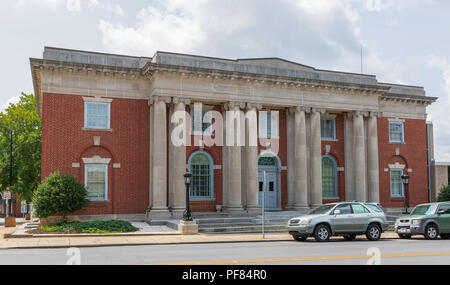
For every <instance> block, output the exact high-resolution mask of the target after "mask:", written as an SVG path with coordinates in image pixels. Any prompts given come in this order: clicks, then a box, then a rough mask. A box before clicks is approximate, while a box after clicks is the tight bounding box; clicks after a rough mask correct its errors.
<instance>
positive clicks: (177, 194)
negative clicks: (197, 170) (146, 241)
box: [169, 98, 190, 218]
mask: <svg viewBox="0 0 450 285" xmlns="http://www.w3.org/2000/svg"><path fill="white" fill-rule="evenodd" d="M173 103H174V110H173V112H174V115H175V117H177V119H178V115H180V114H182V113H183V112H184V122H176V123H174V122H173V121H172V122H171V123H172V124H173V125H174V127H175V128H182V129H184V139H180V141H177V142H169V143H170V144H171V145H172V147H171V148H170V149H171V150H172V152H173V153H172V155H171V157H172V162H171V164H172V167H171V168H170V169H172V171H173V173H172V175H171V177H172V180H173V181H172V187H173V201H171V202H172V203H171V205H172V211H173V217H174V218H181V217H182V216H183V212H184V210H185V209H186V186H185V184H184V174H185V173H186V168H187V165H186V145H187V139H190V137H189V136H188V134H187V124H190V122H189V121H188V116H187V112H186V104H189V103H190V101H189V100H184V99H179V98H174V99H173ZM172 129H173V128H172ZM169 138H170V139H171V140H172V137H171V136H169ZM176 139H179V138H176ZM174 143H175V145H174ZM179 143H183V144H182V145H178V144H179Z"/></svg>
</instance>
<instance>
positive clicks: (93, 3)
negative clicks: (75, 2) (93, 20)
mask: <svg viewBox="0 0 450 285" xmlns="http://www.w3.org/2000/svg"><path fill="white" fill-rule="evenodd" d="M88 6H89V7H91V8H100V9H104V10H106V11H108V12H112V13H114V14H116V15H118V16H123V15H124V14H125V12H124V10H123V9H122V7H121V6H120V5H118V4H111V3H105V2H104V1H100V0H88Z"/></svg>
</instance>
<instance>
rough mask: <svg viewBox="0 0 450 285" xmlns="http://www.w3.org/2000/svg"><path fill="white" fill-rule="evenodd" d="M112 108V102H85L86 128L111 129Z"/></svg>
mask: <svg viewBox="0 0 450 285" xmlns="http://www.w3.org/2000/svg"><path fill="white" fill-rule="evenodd" d="M110 110H111V104H110V103H98V102H84V127H85V128H86V129H100V130H103V129H105V130H107V129H109V128H110Z"/></svg>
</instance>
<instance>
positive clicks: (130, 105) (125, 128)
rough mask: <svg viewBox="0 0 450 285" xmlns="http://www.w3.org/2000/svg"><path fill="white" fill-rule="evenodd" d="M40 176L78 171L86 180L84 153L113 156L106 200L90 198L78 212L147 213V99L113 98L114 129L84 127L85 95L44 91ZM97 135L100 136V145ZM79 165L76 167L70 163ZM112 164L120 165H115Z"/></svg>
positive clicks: (87, 154) (77, 174) (85, 154)
mask: <svg viewBox="0 0 450 285" xmlns="http://www.w3.org/2000/svg"><path fill="white" fill-rule="evenodd" d="M42 106H43V109H42V179H45V178H46V177H47V176H48V175H49V174H50V173H52V172H54V171H57V170H58V171H60V172H61V173H62V174H66V175H68V174H72V175H75V176H76V177H77V178H78V180H79V181H80V182H82V183H84V164H83V162H82V160H81V158H82V157H92V156H93V155H99V156H101V157H103V158H106V157H108V158H111V162H110V164H109V171H108V178H109V185H108V201H107V202H91V204H90V205H89V207H87V208H85V209H82V210H80V211H78V212H77V213H76V214H81V215H93V214H112V213H113V214H136V213H142V214H143V213H145V211H146V209H147V207H148V204H149V198H148V197H149V190H148V189H149V184H148V183H149V181H148V174H149V162H148V161H149V119H148V118H149V107H148V103H147V100H132V99H113V101H112V103H111V129H112V131H85V130H83V126H84V101H83V98H82V97H81V96H74V95H65V94H49V93H44V94H43V104H42ZM94 136H100V137H101V144H100V146H99V147H96V146H94V139H93V137H94ZM74 162H77V163H80V168H72V163H74ZM113 163H120V164H121V168H118V169H113V167H112V166H113Z"/></svg>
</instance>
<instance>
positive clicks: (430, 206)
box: [395, 202, 450, 239]
mask: <svg viewBox="0 0 450 285" xmlns="http://www.w3.org/2000/svg"><path fill="white" fill-rule="evenodd" d="M395 232H396V233H397V234H398V235H399V237H400V238H403V239H408V238H411V236H413V235H424V236H425V238H426V239H436V238H437V237H438V236H439V235H440V236H441V238H442V239H449V238H450V202H441V203H427V204H421V205H418V206H416V207H415V208H414V210H413V211H412V212H411V214H410V215H407V216H402V217H400V218H398V219H397V220H396V221H395Z"/></svg>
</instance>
